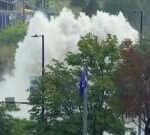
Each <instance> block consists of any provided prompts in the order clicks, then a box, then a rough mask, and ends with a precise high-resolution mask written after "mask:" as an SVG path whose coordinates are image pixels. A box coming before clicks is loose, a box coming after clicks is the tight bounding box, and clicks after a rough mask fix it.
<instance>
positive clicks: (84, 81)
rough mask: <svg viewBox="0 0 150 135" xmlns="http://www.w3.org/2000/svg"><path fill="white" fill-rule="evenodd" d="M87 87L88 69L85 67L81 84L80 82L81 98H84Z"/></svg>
mask: <svg viewBox="0 0 150 135" xmlns="http://www.w3.org/2000/svg"><path fill="white" fill-rule="evenodd" d="M87 85H88V79H87V69H86V68H85V67H84V68H83V70H82V72H81V76H80V82H79V90H80V96H81V97H83V95H84V93H85V90H86V87H87Z"/></svg>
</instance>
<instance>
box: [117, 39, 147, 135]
mask: <svg viewBox="0 0 150 135" xmlns="http://www.w3.org/2000/svg"><path fill="white" fill-rule="evenodd" d="M148 50H149V42H143V44H142V45H137V46H136V47H134V46H132V44H131V42H129V41H125V42H124V43H123V48H122V50H121V51H122V62H121V63H120V64H119V66H118V70H117V83H118V86H119V88H120V90H121V92H120V93H121V101H122V106H123V108H122V109H123V112H124V114H125V115H127V116H128V117H130V118H136V117H138V116H140V117H141V118H142V121H143V122H144V124H145V135H149V133H150V129H149V125H150V113H149V112H150V110H149V109H150V108H149V105H150V102H149V98H150V87H149V83H150V72H149V71H150V60H149V58H150V55H149V53H148Z"/></svg>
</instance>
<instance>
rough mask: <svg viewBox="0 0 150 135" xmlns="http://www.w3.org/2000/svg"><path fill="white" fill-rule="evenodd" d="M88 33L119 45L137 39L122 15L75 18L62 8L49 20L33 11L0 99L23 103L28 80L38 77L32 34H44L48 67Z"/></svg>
mask: <svg viewBox="0 0 150 135" xmlns="http://www.w3.org/2000/svg"><path fill="white" fill-rule="evenodd" d="M89 32H92V33H93V34H95V35H97V36H98V38H99V39H100V40H101V39H104V38H105V37H106V36H107V34H113V35H116V36H117V38H118V41H119V42H121V41H122V40H123V39H125V38H130V39H131V40H132V41H133V42H135V41H137V39H138V32H137V31H136V30H135V29H133V28H132V27H131V26H130V24H129V23H128V22H127V20H126V18H125V17H124V16H123V14H122V13H119V14H118V15H110V14H109V13H105V12H101V11H98V12H97V14H96V15H94V16H92V17H91V18H89V17H88V16H86V15H85V14H84V13H80V15H79V16H78V17H75V15H74V14H73V13H72V12H71V10H69V9H66V8H64V9H63V10H62V12H61V13H60V15H59V16H56V17H51V19H50V21H49V20H48V19H47V18H46V17H45V16H44V15H43V13H41V12H36V13H35V15H34V16H33V18H32V19H31V21H30V24H29V27H28V31H27V35H26V36H25V37H24V40H23V42H20V43H18V48H17V49H16V54H15V68H14V69H13V76H9V75H7V74H6V75H5V76H4V78H5V81H4V82H2V83H1V84H0V100H4V98H5V97H15V99H16V101H26V100H27V97H28V94H29V93H28V92H27V91H26V89H27V88H29V77H30V76H37V75H41V48H42V39H41V37H38V38H32V37H31V36H32V35H35V34H44V36H45V64H50V63H51V61H52V59H53V58H54V59H58V60H61V61H62V60H63V59H64V58H65V56H66V54H67V52H68V51H71V52H77V51H78V48H77V43H78V41H79V39H80V37H81V36H83V35H85V34H86V33H89ZM23 107H24V106H22V107H21V108H23ZM25 108H26V107H24V110H26V109H25ZM25 114H26V113H21V114H20V116H21V117H27V116H26V115H25Z"/></svg>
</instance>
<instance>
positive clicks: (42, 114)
mask: <svg viewBox="0 0 150 135" xmlns="http://www.w3.org/2000/svg"><path fill="white" fill-rule="evenodd" d="M31 37H42V76H44V63H45V61H44V60H45V58H44V35H43V34H42V35H37V34H35V35H34V36H31ZM43 94H44V89H43V87H42V95H43ZM44 113H45V108H44V96H42V112H41V119H42V121H43V122H44V120H45V116H44Z"/></svg>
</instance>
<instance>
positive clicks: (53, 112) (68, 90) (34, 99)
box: [29, 61, 80, 135]
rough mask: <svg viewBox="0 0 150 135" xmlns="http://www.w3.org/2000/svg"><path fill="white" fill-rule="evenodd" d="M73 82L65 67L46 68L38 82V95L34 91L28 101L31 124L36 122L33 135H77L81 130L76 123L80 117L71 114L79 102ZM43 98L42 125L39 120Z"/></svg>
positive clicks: (50, 66) (57, 65) (52, 66)
mask: <svg viewBox="0 0 150 135" xmlns="http://www.w3.org/2000/svg"><path fill="white" fill-rule="evenodd" d="M75 82H76V81H75V79H74V77H73V73H72V70H71V69H69V68H68V67H66V66H64V64H63V63H60V62H58V61H54V65H49V66H48V71H47V72H46V73H45V75H44V77H43V78H41V80H40V81H39V84H38V85H39V87H38V89H37V91H33V92H32V93H31V95H30V97H29V100H30V102H31V103H32V104H33V107H32V109H31V120H33V121H35V127H33V130H34V131H36V132H35V134H36V135H41V134H44V135H49V134H50V133H51V134H53V135H55V134H56V135H62V134H63V133H64V134H67V133H68V134H70V135H76V134H77V132H78V130H79V127H80V123H78V122H79V120H78V119H80V116H78V115H77V114H78V113H74V110H75V109H77V108H78V107H77V106H78V102H79V99H78V96H77V95H78V93H77V91H76V83H75ZM42 89H43V90H44V93H43V92H42ZM43 97H44V108H45V121H44V122H43V121H42V119H41V106H42V105H43V104H42V98H43ZM59 119H62V120H59ZM76 120H77V121H76ZM74 123H76V124H74ZM41 127H42V128H41ZM68 127H69V128H68Z"/></svg>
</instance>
